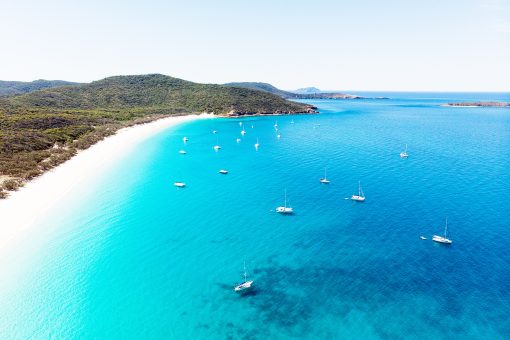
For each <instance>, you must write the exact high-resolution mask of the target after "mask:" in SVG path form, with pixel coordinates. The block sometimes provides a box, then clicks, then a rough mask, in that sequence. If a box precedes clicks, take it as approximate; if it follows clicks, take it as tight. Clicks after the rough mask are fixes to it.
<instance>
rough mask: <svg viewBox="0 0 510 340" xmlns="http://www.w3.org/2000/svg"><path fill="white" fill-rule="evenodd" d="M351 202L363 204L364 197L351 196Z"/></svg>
mask: <svg viewBox="0 0 510 340" xmlns="http://www.w3.org/2000/svg"><path fill="white" fill-rule="evenodd" d="M351 200H353V201H356V202H365V197H363V196H358V195H353V196H352V197H351Z"/></svg>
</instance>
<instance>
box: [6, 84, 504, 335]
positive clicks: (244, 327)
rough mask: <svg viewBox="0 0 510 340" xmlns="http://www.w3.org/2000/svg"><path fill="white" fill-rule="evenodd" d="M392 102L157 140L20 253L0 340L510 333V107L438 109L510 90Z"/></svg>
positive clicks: (210, 123)
mask: <svg viewBox="0 0 510 340" xmlns="http://www.w3.org/2000/svg"><path fill="white" fill-rule="evenodd" d="M374 95H375V94H374ZM376 95H383V96H384V95H385V96H388V97H390V98H391V99H388V100H351V101H345V100H322V101H312V102H311V103H312V104H314V105H316V106H317V107H318V108H319V110H320V112H321V113H320V114H319V115H298V116H280V117H256V118H244V119H212V120H198V121H194V122H191V123H185V124H183V125H180V126H177V127H174V128H170V129H168V130H166V131H164V132H162V133H159V134H157V135H155V136H153V137H151V138H150V139H147V140H145V141H144V142H142V143H141V144H139V145H138V146H137V147H136V148H134V149H133V150H132V151H130V153H129V154H127V155H125V156H123V157H122V159H121V160H119V161H118V162H116V163H115V165H114V166H113V167H111V168H109V169H108V171H106V172H104V173H103V174H102V175H101V176H100V178H99V179H98V180H97V182H96V183H94V185H90V186H88V187H86V188H84V189H83V190H81V191H80V193H79V195H78V194H77V195H74V196H73V198H72V199H67V200H66V202H63V203H62V205H61V206H60V207H58V208H54V209H53V211H52V212H51V213H50V214H49V215H48V216H47V218H45V219H44V220H41V221H40V225H39V227H40V228H38V230H44V232H42V233H40V232H39V233H34V235H33V236H32V237H29V238H28V239H27V240H25V241H24V242H23V243H22V244H19V246H18V247H16V249H15V250H14V251H13V252H12V254H10V255H9V256H11V257H10V258H7V259H5V258H4V259H2V262H1V263H4V264H5V263H8V264H9V266H8V268H7V267H4V268H0V337H1V338H2V339H11V338H14V339H17V338H45V339H46V338H97V339H117V338H118V339H127V338H134V339H152V338H166V339H228V338H232V339H268V338H271V339H287V338H305V339H325V338H327V339H404V338H405V339H505V338H506V339H508V338H509V337H510V317H509V315H510V109H503V108H449V107H441V106H438V104H440V103H444V102H449V101H455V100H467V101H469V100H484V99H498V100H507V101H510V95H509V94H497V93H496V94H473V93H468V94H462V93H447V94H444V93H443V94H437V93H435V94H434V93H418V94H417V93H388V94H376ZM308 102H310V101H308ZM276 119H277V122H278V127H279V132H280V133H281V138H280V139H278V138H277V136H276V131H275V129H274V126H273V125H274V124H275V120H276ZM292 121H293V123H292ZM240 122H242V123H243V124H244V127H245V129H246V131H247V133H246V135H245V136H244V137H241V134H240V130H241V128H240V125H239V123H240ZM252 126H253V128H252ZM213 130H217V131H218V133H217V134H213V133H212V131H213ZM184 136H187V137H188V138H189V141H188V143H187V144H186V145H184V144H183V140H182V138H183V137H184ZM236 138H241V139H242V141H241V142H240V143H236ZM257 138H258V139H259V142H260V148H259V150H258V151H256V150H255V148H254V144H255V143H256V139H257ZM216 143H219V144H220V145H221V147H222V149H221V150H220V151H219V152H215V151H214V150H213V146H214V145H215V144H216ZM405 144H408V153H409V155H410V156H409V158H408V159H401V158H400V157H399V153H400V152H401V151H402V150H403V148H404V145H405ZM181 149H185V150H186V151H187V154H186V155H180V154H179V153H178V151H179V150H181ZM325 167H327V172H328V178H329V179H330V180H331V184H329V185H321V184H320V183H319V178H321V177H322V176H323V174H324V168H325ZM220 169H227V170H228V171H229V174H228V175H220V174H219V173H218V170H220ZM178 180H180V181H184V182H186V183H187V187H186V188H183V189H179V188H176V187H174V186H173V182H174V181H178ZM359 180H360V181H361V183H362V185H363V189H364V192H365V195H366V197H367V199H366V202H364V203H355V202H353V201H350V200H346V198H347V197H350V196H351V195H352V194H353V193H356V192H357V189H358V181H359ZM285 190H286V191H287V198H288V201H289V203H290V205H291V206H292V207H293V208H294V211H295V214H294V215H292V216H281V215H278V214H276V213H275V211H274V210H275V208H276V207H277V206H279V205H281V204H282V203H283V199H284V191H285ZM27 213H29V211H27ZM445 218H448V226H449V236H450V238H452V239H453V244H452V245H451V246H443V245H440V244H436V243H434V242H432V241H431V240H430V238H431V236H432V234H436V233H442V232H443V230H444V229H443V228H444V223H445ZM420 235H424V236H426V237H427V240H421V239H420ZM244 261H245V262H246V266H247V269H248V276H249V277H250V278H251V279H253V280H254V285H255V289H254V290H253V292H252V293H251V294H248V295H244V296H240V295H238V294H236V293H234V291H233V286H234V285H235V284H236V283H239V282H240V280H241V279H242V277H241V275H242V272H243V262H244Z"/></svg>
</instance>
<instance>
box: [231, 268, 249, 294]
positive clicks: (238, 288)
mask: <svg viewBox="0 0 510 340" xmlns="http://www.w3.org/2000/svg"><path fill="white" fill-rule="evenodd" d="M252 284H253V280H250V281H248V280H247V278H246V262H244V281H243V282H241V283H240V284H238V285H236V286H235V287H234V291H236V292H244V291H246V290H248V289H250V288H251V286H252Z"/></svg>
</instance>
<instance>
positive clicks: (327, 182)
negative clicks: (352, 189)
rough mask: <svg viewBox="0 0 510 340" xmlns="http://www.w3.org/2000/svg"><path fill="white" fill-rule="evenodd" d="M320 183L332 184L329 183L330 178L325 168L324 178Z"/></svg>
mask: <svg viewBox="0 0 510 340" xmlns="http://www.w3.org/2000/svg"><path fill="white" fill-rule="evenodd" d="M319 181H320V182H321V183H322V184H329V183H330V181H329V179H328V176H327V174H326V168H324V178H321V179H320V180H319Z"/></svg>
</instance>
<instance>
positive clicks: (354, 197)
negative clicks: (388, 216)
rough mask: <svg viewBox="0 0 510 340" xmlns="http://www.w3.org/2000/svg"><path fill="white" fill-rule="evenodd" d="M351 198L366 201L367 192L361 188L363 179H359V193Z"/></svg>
mask: <svg viewBox="0 0 510 340" xmlns="http://www.w3.org/2000/svg"><path fill="white" fill-rule="evenodd" d="M351 200H353V201H357V202H364V201H365V194H364V193H363V189H362V188H361V181H358V194H357V195H352V196H351Z"/></svg>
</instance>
